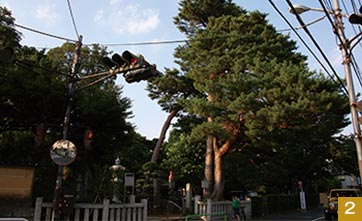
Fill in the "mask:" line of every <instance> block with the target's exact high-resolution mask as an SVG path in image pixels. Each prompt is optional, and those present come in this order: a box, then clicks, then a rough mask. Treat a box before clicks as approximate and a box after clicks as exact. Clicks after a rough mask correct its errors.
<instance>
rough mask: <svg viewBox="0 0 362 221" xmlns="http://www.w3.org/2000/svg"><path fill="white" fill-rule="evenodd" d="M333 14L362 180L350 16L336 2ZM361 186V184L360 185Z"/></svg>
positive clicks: (299, 9) (302, 8) (298, 8)
mask: <svg viewBox="0 0 362 221" xmlns="http://www.w3.org/2000/svg"><path fill="white" fill-rule="evenodd" d="M292 7H293V8H294V10H293V9H292V8H289V11H290V12H291V13H293V14H295V12H296V14H300V13H303V12H305V11H309V10H314V11H323V12H325V10H323V9H317V8H309V7H306V6H303V5H299V4H297V5H292ZM333 8H334V10H333V14H334V16H335V17H336V25H334V27H335V28H336V30H334V31H333V32H334V33H335V34H336V35H337V36H338V39H339V40H340V47H339V48H340V50H341V53H342V59H343V62H342V63H343V66H344V72H345V76H346V83H347V89H348V98H349V103H350V109H351V116H352V125H353V131H354V141H355V144H356V152H357V158H358V170H359V177H360V179H361V178H362V139H361V138H362V137H361V128H360V125H359V122H358V112H357V108H356V98H355V90H354V86H353V79H352V72H351V51H352V48H351V45H350V42H351V41H350V40H348V39H346V36H345V34H344V26H343V21H342V17H346V18H348V17H349V16H348V15H345V14H342V13H341V9H340V7H339V1H338V0H334V1H333ZM327 12H328V13H332V12H331V11H327ZM360 185H361V184H360Z"/></svg>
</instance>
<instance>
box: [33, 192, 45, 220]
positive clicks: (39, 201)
mask: <svg viewBox="0 0 362 221" xmlns="http://www.w3.org/2000/svg"><path fill="white" fill-rule="evenodd" d="M42 206H43V197H37V198H36V201H35V209H34V220H40V217H41V208H42Z"/></svg>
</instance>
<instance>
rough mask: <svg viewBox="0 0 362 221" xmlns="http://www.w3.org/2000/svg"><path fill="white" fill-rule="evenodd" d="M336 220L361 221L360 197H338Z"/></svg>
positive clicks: (361, 200)
mask: <svg viewBox="0 0 362 221" xmlns="http://www.w3.org/2000/svg"><path fill="white" fill-rule="evenodd" d="M338 220H342V221H362V197H338Z"/></svg>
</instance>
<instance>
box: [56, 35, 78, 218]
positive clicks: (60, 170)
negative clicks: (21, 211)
mask: <svg viewBox="0 0 362 221" xmlns="http://www.w3.org/2000/svg"><path fill="white" fill-rule="evenodd" d="M81 47H82V36H79V39H78V42H77V44H76V48H75V50H74V53H73V63H72V68H71V70H70V73H69V81H68V85H67V86H68V103H67V107H66V111H65V116H64V122H63V139H64V140H67V139H68V134H69V126H70V114H71V111H72V103H73V96H74V87H75V81H74V80H75V78H74V77H75V75H76V73H77V72H78V67H79V61H80V48H81ZM63 170H64V166H62V165H58V171H57V180H56V183H55V188H54V197H53V212H52V221H55V220H58V219H59V218H60V217H59V197H60V192H61V188H62V176H63Z"/></svg>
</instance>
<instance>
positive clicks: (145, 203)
mask: <svg viewBox="0 0 362 221" xmlns="http://www.w3.org/2000/svg"><path fill="white" fill-rule="evenodd" d="M141 202H142V204H143V220H147V212H148V211H147V210H148V202H147V199H142V200H141Z"/></svg>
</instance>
